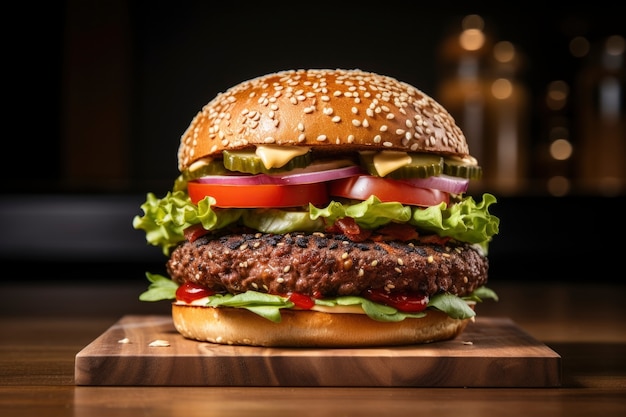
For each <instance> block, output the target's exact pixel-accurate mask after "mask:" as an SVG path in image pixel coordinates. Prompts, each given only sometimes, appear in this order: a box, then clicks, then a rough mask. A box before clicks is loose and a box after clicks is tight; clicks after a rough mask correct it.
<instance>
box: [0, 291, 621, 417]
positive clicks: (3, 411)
mask: <svg viewBox="0 0 626 417" xmlns="http://www.w3.org/2000/svg"><path fill="white" fill-rule="evenodd" d="M143 286H144V285H143V284H142V283H133V284H121V283H119V282H116V283H114V284H113V286H105V285H84V286H79V285H77V284H71V283H69V284H57V285H56V286H53V285H52V284H45V285H44V284H41V283H36V284H31V285H22V286H17V285H8V284H3V285H2V286H0V294H2V298H3V303H2V306H1V307H0V313H1V314H0V416H3V417H10V416H42V417H43V416H66V415H67V416H69V415H71V416H96V417H97V416H113V415H115V416H133V417H137V416H141V415H150V416H160V415H165V416H184V417H192V416H203V417H206V416H224V415H229V416H252V415H253V416H255V417H260V416H272V417H276V416H300V417H302V416H315V417H320V416H331V415H341V416H381V415H385V416H386V415H390V416H401V415H414V416H416V415H429V416H437V417H441V416H447V415H450V416H452V415H454V416H483V415H506V416H541V415H555V416H568V417H574V416H585V417H587V416H603V417H608V416H624V415H626V324H625V323H626V320H625V319H624V317H625V316H626V297H625V296H626V286H624V285H621V286H616V285H608V284H606V283H605V284H593V285H591V284H590V285H581V284H570V285H567V284H563V283H558V282H548V283H545V284H542V283H537V282H536V281H534V282H533V283H531V284H523V283H515V282H501V283H497V282H493V284H491V285H490V287H492V288H493V289H495V290H496V291H497V292H498V294H499V295H500V299H501V300H500V302H498V303H483V304H481V305H480V306H479V307H478V313H479V315H480V316H483V317H508V318H511V319H512V320H514V321H515V322H516V323H517V324H518V325H519V326H520V327H521V328H523V329H524V330H525V331H527V332H528V333H529V334H531V335H532V336H533V337H535V338H536V339H538V340H540V341H542V342H543V343H545V344H546V345H547V346H549V347H550V348H552V349H553V350H554V351H556V352H557V353H559V354H560V355H561V357H562V365H563V384H562V386H561V387H558V388H389V387H386V388H376V387H366V388H333V387H141V386H124V387H120V386H107V387H103V386H76V385H75V381H74V360H75V356H76V354H77V353H78V352H79V351H80V350H81V349H83V348H84V347H85V346H86V345H88V344H89V343H90V342H92V341H93V340H94V339H95V338H96V337H97V336H99V335H100V334H102V333H103V332H104V331H105V330H106V329H108V328H109V327H110V326H111V325H112V324H113V323H115V322H116V321H117V320H119V319H120V317H122V316H124V315H126V314H144V313H146V314H153V313H158V314H167V312H168V309H169V305H166V304H159V303H157V304H147V303H140V302H138V301H137V294H138V293H139V292H140V291H142V287H143ZM492 413H493V414H492Z"/></svg>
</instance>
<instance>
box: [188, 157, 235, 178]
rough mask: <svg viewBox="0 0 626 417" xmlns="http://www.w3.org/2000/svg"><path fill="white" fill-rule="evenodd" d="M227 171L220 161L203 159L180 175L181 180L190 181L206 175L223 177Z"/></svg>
mask: <svg viewBox="0 0 626 417" xmlns="http://www.w3.org/2000/svg"><path fill="white" fill-rule="evenodd" d="M227 172H228V171H227V170H226V168H224V164H223V163H222V161H221V160H220V159H213V158H204V159H200V160H198V161H196V162H194V163H193V164H191V166H189V168H188V169H186V170H185V171H184V172H183V173H182V179H183V180H185V181H191V180H194V179H196V178H200V177H204V176H206V175H223V174H226V173H227Z"/></svg>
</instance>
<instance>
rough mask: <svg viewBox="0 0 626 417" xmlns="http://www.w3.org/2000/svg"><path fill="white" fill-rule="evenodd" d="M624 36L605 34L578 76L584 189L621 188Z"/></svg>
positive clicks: (625, 116) (625, 172)
mask: <svg viewBox="0 0 626 417" xmlns="http://www.w3.org/2000/svg"><path fill="white" fill-rule="evenodd" d="M625 49H626V41H625V40H624V38H623V37H622V36H618V35H615V36H610V37H608V38H606V39H604V40H603V41H602V43H601V45H599V47H597V49H595V50H594V49H592V50H591V52H590V54H589V56H588V60H587V63H586V65H585V67H584V68H583V69H582V70H581V71H580V74H579V76H578V79H577V84H576V90H577V112H576V113H577V121H578V124H577V128H578V130H577V132H578V134H579V141H578V142H579V147H578V153H577V167H578V178H579V181H580V185H581V186H582V187H583V189H584V190H585V191H586V192H590V193H599V194H604V195H615V194H618V193H620V192H623V190H624V188H625V187H626V110H625V101H626V98H625V92H626V89H625V88H626V82H625V79H626V75H625V71H624V65H625V63H624V58H625Z"/></svg>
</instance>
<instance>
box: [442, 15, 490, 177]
mask: <svg viewBox="0 0 626 417" xmlns="http://www.w3.org/2000/svg"><path fill="white" fill-rule="evenodd" d="M490 50H491V39H490V38H489V37H488V36H487V34H486V33H485V32H484V21H483V18H482V17H481V16H478V15H468V16H465V17H464V18H463V19H462V21H461V24H460V26H459V27H454V28H453V29H452V31H451V33H450V35H449V36H447V37H446V38H445V39H444V40H443V42H442V44H441V48H440V50H439V51H440V56H439V62H440V64H441V70H442V71H441V73H442V78H441V79H440V81H439V85H438V88H437V91H436V98H437V100H438V101H439V102H440V103H441V104H442V105H443V106H444V107H445V108H446V109H447V110H448V111H449V112H450V114H451V115H452V116H453V117H454V119H455V120H456V122H457V124H458V125H459V127H460V128H461V129H462V130H463V133H464V134H465V137H466V139H467V142H468V145H469V148H470V153H471V154H472V156H474V157H475V158H476V159H478V162H479V164H481V165H482V164H483V162H484V159H485V155H484V135H485V112H486V103H485V101H486V98H485V96H486V95H487V91H488V88H489V85H488V83H487V81H486V79H485V73H486V72H485V69H486V62H487V59H488V54H489V51H490Z"/></svg>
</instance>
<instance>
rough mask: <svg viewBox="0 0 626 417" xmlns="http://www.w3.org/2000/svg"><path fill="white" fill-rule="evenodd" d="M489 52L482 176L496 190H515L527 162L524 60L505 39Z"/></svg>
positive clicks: (521, 183) (522, 183)
mask: <svg viewBox="0 0 626 417" xmlns="http://www.w3.org/2000/svg"><path fill="white" fill-rule="evenodd" d="M491 56H492V60H491V62H490V68H489V69H490V72H489V78H488V81H489V91H488V94H487V96H486V98H487V100H486V103H487V106H486V109H487V112H486V117H487V119H486V130H485V137H484V152H483V155H484V161H483V162H482V165H483V170H484V180H485V182H487V183H488V184H489V187H490V188H493V189H495V190H496V191H498V192H499V193H506V194H516V193H519V192H521V191H522V190H523V189H524V188H525V186H526V184H525V183H526V176H527V164H528V156H527V155H528V146H529V140H528V136H529V123H530V121H529V111H528V108H529V107H528V106H529V93H528V90H527V87H526V85H525V84H524V83H523V82H522V81H521V77H520V75H521V72H522V68H523V64H524V62H523V57H522V55H521V53H520V52H519V51H518V50H517V48H516V47H515V45H514V44H512V43H511V42H508V41H499V42H497V43H496V44H495V45H494V47H493V50H492V55H491Z"/></svg>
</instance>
